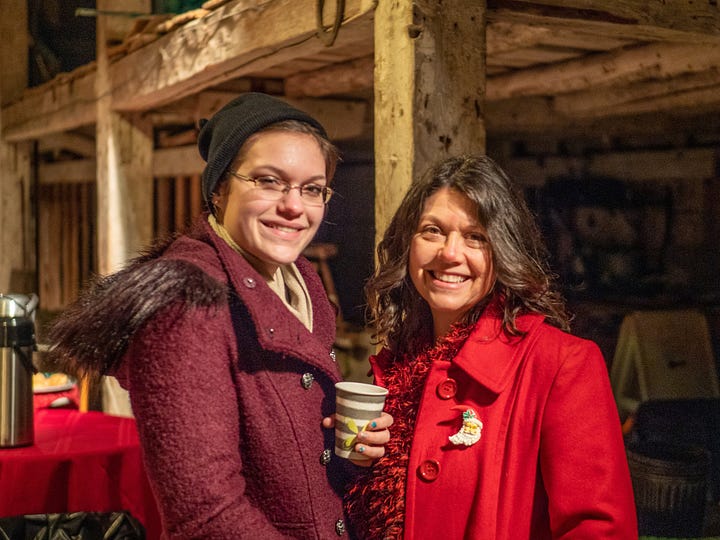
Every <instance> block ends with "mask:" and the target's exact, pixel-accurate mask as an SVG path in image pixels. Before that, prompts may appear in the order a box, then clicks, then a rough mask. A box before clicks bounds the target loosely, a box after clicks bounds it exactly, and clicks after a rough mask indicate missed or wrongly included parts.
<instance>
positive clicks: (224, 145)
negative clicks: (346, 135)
mask: <svg viewBox="0 0 720 540" xmlns="http://www.w3.org/2000/svg"><path fill="white" fill-rule="evenodd" d="M283 120H298V121H300V122H305V123H306V124H310V125H311V126H313V127H315V128H317V129H318V130H319V131H320V134H321V135H322V136H323V137H325V138H327V133H326V132H325V129H324V128H323V127H322V124H320V122H318V121H317V120H315V119H314V118H313V117H312V116H310V115H308V114H307V113H304V112H302V111H300V110H298V109H296V108H295V107H293V106H291V105H289V104H288V103H286V102H284V101H282V100H281V99H278V98H275V97H272V96H269V95H267V94H261V93H258V92H250V93H247V94H243V95H241V96H239V97H237V98H235V99H233V100H232V101H231V102H229V103H228V104H227V105H225V106H224V107H223V108H222V109H220V110H219V111H218V112H216V113H215V114H214V115H213V117H212V118H210V120H205V119H202V120H200V134H199V135H198V149H199V150H200V155H201V156H202V158H203V159H204V160H205V161H206V162H207V165H205V170H204V171H203V174H202V192H203V197H204V198H205V202H206V203H207V204H210V203H211V198H212V194H213V191H215V187H216V186H217V184H218V181H219V180H220V177H221V176H222V175H223V173H224V172H225V169H227V167H228V165H230V163H232V161H233V159H235V156H236V155H237V153H238V152H239V151H240V148H241V147H242V145H243V143H244V142H245V141H246V140H247V138H248V137H250V135H252V134H253V133H255V132H257V131H260V130H261V129H263V128H264V127H267V126H269V125H270V124H274V123H276V122H282V121H283Z"/></svg>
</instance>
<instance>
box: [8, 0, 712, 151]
mask: <svg viewBox="0 0 720 540" xmlns="http://www.w3.org/2000/svg"><path fill="white" fill-rule="evenodd" d="M376 1H385V0H346V2H345V12H344V23H343V25H342V27H341V28H340V30H339V33H338V35H337V39H336V41H335V43H334V44H333V45H332V46H330V47H326V46H325V45H324V44H323V43H322V41H321V40H320V39H318V38H317V35H316V33H317V22H316V13H315V10H316V5H317V2H316V0H260V1H250V0H235V1H230V2H225V3H223V2H217V4H218V7H216V8H215V9H211V10H201V11H198V12H196V13H195V14H194V15H195V17H189V18H188V19H189V20H188V21H187V22H184V21H182V22H180V23H178V24H176V25H175V26H174V27H173V26H172V25H171V29H170V30H169V31H168V30H166V31H163V32H160V31H158V29H157V28H158V27H157V25H155V26H152V25H148V26H147V27H146V28H145V29H141V30H139V31H137V30H136V32H135V33H134V34H132V35H131V36H128V38H127V39H126V40H125V43H124V44H123V46H121V47H116V48H115V49H114V54H115V56H114V57H113V62H112V64H111V66H110V75H111V80H112V99H113V104H114V108H116V109H117V110H120V111H127V112H140V113H147V114H153V115H155V118H156V122H158V123H163V122H177V121H183V120H184V121H191V122H192V121H194V120H196V119H197V118H198V117H199V116H202V115H204V114H206V113H207V112H208V111H212V109H213V108H217V106H218V104H219V102H220V101H222V99H223V98H222V96H223V95H224V93H226V92H237V91H239V90H248V89H264V90H268V91H273V92H278V93H281V94H285V95H287V96H290V97H293V98H298V99H300V98H303V99H306V98H313V99H323V100H333V101H338V100H341V101H342V100H345V101H349V102H352V101H356V100H364V101H371V99H372V85H373V44H374V39H382V36H377V37H376V36H374V35H373V16H374V7H375V2H376ZM326 4H328V6H327V8H326V9H329V11H332V10H333V9H334V6H332V5H331V4H334V2H326ZM417 4H418V9H421V10H426V11H427V13H425V15H426V16H442V12H441V9H442V2H441V1H440V0H438V1H436V2H429V1H424V2H417ZM486 17H487V21H486V43H487V51H486V72H487V84H486V111H485V113H486V125H487V129H488V132H489V133H499V134H503V133H507V134H513V133H519V134H520V133H529V134H533V133H547V132H550V131H562V132H572V131H573V130H580V131H583V130H594V129H598V130H606V131H609V132H612V131H613V130H622V131H623V132H627V131H628V130H630V131H632V130H636V131H638V132H643V131H648V130H669V131H672V130H683V131H685V132H698V133H700V132H703V131H715V132H717V131H720V7H719V6H718V2H717V1H716V0H663V1H661V0H536V1H532V2H531V1H525V0H487V12H486ZM325 19H326V21H327V20H332V13H327V14H326V16H325ZM165 28H166V29H167V28H168V26H167V24H166V26H165ZM414 31H422V29H421V28H415V29H414ZM480 80H481V78H480V74H479V76H478V81H479V84H480ZM95 101H96V96H95V68H94V64H91V65H88V66H84V67H82V68H79V69H77V70H75V71H73V72H72V73H69V74H63V75H60V76H59V77H56V78H55V79H54V80H52V81H50V82H48V83H46V84H44V85H42V86H40V87H36V88H33V89H29V90H27V91H26V92H25V94H24V96H23V98H22V99H21V100H20V101H19V102H16V103H13V104H10V105H7V106H5V107H4V108H3V110H2V115H3V116H2V117H3V135H4V137H5V138H6V139H7V140H9V141H20V140H27V139H35V138H40V137H43V136H47V135H48V134H51V133H57V132H63V131H70V130H74V129H78V128H81V127H82V126H86V125H90V124H93V123H94V115H95V109H96V107H95Z"/></svg>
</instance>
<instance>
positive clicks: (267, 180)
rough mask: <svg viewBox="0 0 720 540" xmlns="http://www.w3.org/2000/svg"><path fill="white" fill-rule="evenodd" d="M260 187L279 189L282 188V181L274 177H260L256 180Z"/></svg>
mask: <svg viewBox="0 0 720 540" xmlns="http://www.w3.org/2000/svg"><path fill="white" fill-rule="evenodd" d="M255 182H257V184H258V186H260V187H271V188H272V187H278V186H282V180H280V179H279V178H275V177H274V176H258V177H257V178H256V179H255Z"/></svg>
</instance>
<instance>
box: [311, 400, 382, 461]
mask: <svg viewBox="0 0 720 540" xmlns="http://www.w3.org/2000/svg"><path fill="white" fill-rule="evenodd" d="M392 423H393V417H392V416H390V415H389V414H388V413H386V412H383V413H381V414H380V417H379V418H375V419H373V420H370V422H369V423H368V425H367V427H366V428H365V429H364V430H363V431H361V432H360V433H358V435H357V442H356V443H355V447H354V450H355V452H357V453H358V454H362V455H363V456H366V458H367V459H361V460H357V459H351V460H350V461H352V462H353V463H354V464H355V465H359V466H360V467H370V466H371V465H372V464H373V463H374V462H375V461H376V460H378V459H380V458H381V457H383V456H384V455H385V445H386V444H387V442H388V441H389V440H390V430H389V429H388V428H389V427H390V426H391V425H392ZM322 425H323V427H326V428H333V427H335V416H334V415H333V416H328V417H327V418H323V421H322Z"/></svg>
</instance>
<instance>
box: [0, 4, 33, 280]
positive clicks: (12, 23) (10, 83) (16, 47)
mask: <svg viewBox="0 0 720 540" xmlns="http://www.w3.org/2000/svg"><path fill="white" fill-rule="evenodd" d="M0 13H4V14H5V15H4V16H3V17H0V36H3V38H2V40H0V73H1V74H2V75H1V76H0V105H6V104H8V103H10V102H12V101H14V100H16V99H18V98H19V97H20V96H21V95H22V92H23V90H24V89H25V88H26V87H27V82H28V36H27V32H26V31H25V29H26V28H27V2H26V1H25V0H0ZM2 127H3V121H2V113H1V112H0V130H1V129H2ZM31 155H32V144H31V143H29V142H22V143H17V144H9V143H6V142H5V141H4V140H0V253H2V264H0V293H8V292H15V293H29V292H37V290H10V289H11V288H16V287H19V286H20V284H19V283H11V279H10V278H11V276H12V275H13V273H15V274H16V275H37V269H36V257H35V235H36V226H35V210H34V208H35V207H34V205H33V204H32V196H33V194H32V188H33V182H32V178H33V177H32V168H31V160H30V158H31ZM23 281H25V282H26V283H24V284H23V285H24V286H23V287H22V288H25V289H28V288H35V287H37V283H36V279H32V280H31V281H33V282H34V283H27V280H23Z"/></svg>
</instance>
